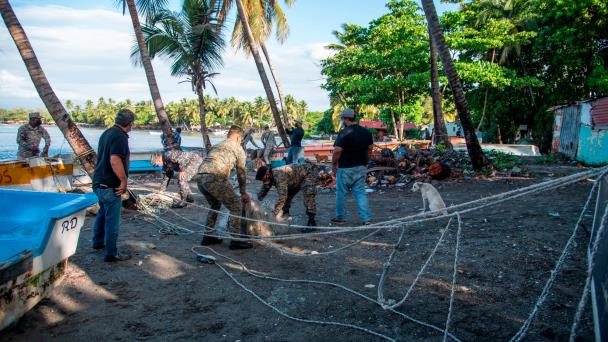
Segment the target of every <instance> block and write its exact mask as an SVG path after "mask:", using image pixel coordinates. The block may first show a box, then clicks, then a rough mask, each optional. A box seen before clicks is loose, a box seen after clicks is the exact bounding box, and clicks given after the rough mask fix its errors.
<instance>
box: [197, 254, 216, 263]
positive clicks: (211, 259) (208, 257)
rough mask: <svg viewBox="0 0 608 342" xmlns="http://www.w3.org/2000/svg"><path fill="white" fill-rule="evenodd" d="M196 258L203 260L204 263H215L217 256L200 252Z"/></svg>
mask: <svg viewBox="0 0 608 342" xmlns="http://www.w3.org/2000/svg"><path fill="white" fill-rule="evenodd" d="M196 260H198V261H199V262H202V263H204V264H215V257H214V256H213V255H203V254H199V255H198V256H197V257H196Z"/></svg>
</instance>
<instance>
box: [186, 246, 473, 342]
mask: <svg viewBox="0 0 608 342" xmlns="http://www.w3.org/2000/svg"><path fill="white" fill-rule="evenodd" d="M197 248H205V249H207V250H209V251H211V252H212V253H213V254H215V255H217V256H220V257H222V258H225V259H227V260H229V261H231V262H232V263H234V264H237V265H239V266H240V267H241V269H242V270H243V271H245V272H246V273H248V274H249V275H251V276H253V277H255V278H258V279H264V280H273V281H279V282H285V283H304V284H316V285H327V286H332V287H337V288H339V289H342V290H344V291H346V292H349V293H351V294H353V295H355V296H358V297H360V298H363V299H365V300H367V301H369V302H371V303H374V304H378V305H380V303H379V302H378V301H376V300H375V299H373V298H371V297H368V296H366V295H364V294H363V293H360V292H358V291H355V290H353V289H351V288H348V287H346V286H344V285H341V284H338V283H332V282H327V281H318V280H308V279H283V278H277V277H271V276H266V275H260V274H257V273H255V272H252V271H251V270H250V269H248V268H247V267H246V266H245V265H244V264H243V263H242V262H240V261H238V260H236V259H233V258H231V257H229V256H226V255H224V254H221V253H219V252H217V251H215V250H214V249H213V248H211V247H207V246H195V247H192V248H191V251H192V252H193V253H195V254H196V255H201V254H199V253H198V252H196V249H197ZM216 265H217V264H216ZM225 273H226V272H225ZM231 278H232V277H231ZM232 279H233V281H234V280H235V279H234V278H232ZM249 293H251V292H249ZM258 300H259V299H258ZM267 306H268V305H267ZM388 310H389V311H391V312H392V313H394V314H397V315H399V316H401V317H403V318H405V319H407V320H408V321H410V322H412V323H415V324H418V325H421V326H424V327H426V328H429V329H432V330H435V331H437V332H441V333H443V332H444V330H443V329H441V328H439V327H437V326H435V325H432V324H429V323H426V322H424V321H421V320H418V319H416V318H413V317H411V316H409V315H407V314H404V313H402V312H399V311H397V310H394V309H388ZM275 311H276V310H275ZM447 334H448V336H449V337H450V338H451V339H452V340H454V341H456V342H462V341H461V340H460V339H459V338H458V337H456V336H454V335H453V334H451V333H449V332H448V333H447Z"/></svg>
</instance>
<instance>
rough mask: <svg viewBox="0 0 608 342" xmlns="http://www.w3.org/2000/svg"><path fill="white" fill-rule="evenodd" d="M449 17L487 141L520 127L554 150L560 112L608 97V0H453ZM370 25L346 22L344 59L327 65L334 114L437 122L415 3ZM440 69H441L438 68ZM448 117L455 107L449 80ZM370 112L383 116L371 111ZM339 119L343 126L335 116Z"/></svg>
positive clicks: (340, 34) (394, 0)
mask: <svg viewBox="0 0 608 342" xmlns="http://www.w3.org/2000/svg"><path fill="white" fill-rule="evenodd" d="M448 2H453V3H459V4H460V9H459V10H458V11H456V12H446V13H444V14H443V15H442V16H441V18H440V21H441V24H442V26H443V31H444V36H445V38H446V41H447V43H448V46H449V48H450V52H451V55H452V56H453V58H454V61H455V65H456V68H457V70H458V74H459V76H460V78H461V81H462V83H463V87H464V90H465V95H466V98H467V100H468V103H469V107H470V110H471V114H472V117H473V121H474V124H475V126H479V128H480V130H481V131H483V132H484V141H486V142H494V143H499V142H504V143H512V142H513V141H514V139H515V133H516V130H517V128H518V127H519V125H527V127H528V129H529V131H531V132H532V138H533V142H534V143H535V144H537V145H539V146H540V147H541V149H542V150H544V151H546V150H548V149H549V148H550V142H551V129H552V120H553V117H552V114H551V113H550V112H548V108H550V107H551V106H554V105H557V104H562V103H567V102H572V101H576V100H581V99H585V98H588V97H598V96H606V95H608V48H606V41H608V19H607V18H608V2H606V1H605V0H581V1H575V0H563V1H553V0H474V1H462V0H449V1H448ZM387 8H388V14H386V15H383V16H382V17H380V18H378V19H376V20H373V21H371V22H370V23H369V25H367V26H365V27H364V26H358V25H353V24H344V25H343V26H342V30H341V31H337V32H335V35H336V37H337V38H338V41H339V43H338V44H333V45H331V46H330V48H331V49H333V50H334V51H335V53H334V54H333V55H332V56H331V57H329V58H327V59H325V60H323V61H322V67H323V69H322V74H323V75H324V76H325V77H326V82H325V84H324V85H323V87H324V88H325V89H327V90H328V91H329V92H330V96H331V98H332V104H333V105H334V107H344V106H349V107H352V108H354V109H355V110H356V111H358V112H359V113H360V114H361V116H362V117H364V118H366V119H379V120H382V121H383V122H384V123H386V124H387V126H388V127H389V129H391V130H392V128H393V121H413V122H416V123H429V122H430V121H432V110H431V107H430V105H429V103H430V100H429V98H430V86H429V79H430V75H429V72H430V64H429V58H430V55H429V38H428V33H427V25H426V22H425V19H424V15H423V13H422V11H421V10H420V8H419V6H418V5H417V4H416V3H415V2H414V1H413V0H391V1H388V3H387ZM439 68H440V71H441V66H440V67H439ZM440 83H441V84H440V87H441V89H442V98H443V111H444V113H445V116H446V119H447V120H449V121H450V120H453V119H454V118H455V109H454V101H453V97H452V94H451V92H450V91H449V89H447V88H448V86H447V79H446V77H445V75H443V74H440ZM370 106H372V107H374V108H375V111H372V110H370V109H369V108H370ZM334 120H335V118H334Z"/></svg>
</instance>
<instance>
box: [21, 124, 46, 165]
mask: <svg viewBox="0 0 608 342" xmlns="http://www.w3.org/2000/svg"><path fill="white" fill-rule="evenodd" d="M41 139H44V146H45V148H46V147H48V146H51V137H50V136H49V133H48V132H47V131H46V129H45V128H44V127H42V126H38V127H32V126H31V125H30V124H29V123H28V124H25V125H23V126H21V127H19V130H18V131H17V145H19V150H18V152H17V156H18V157H19V159H25V158H30V157H37V156H38V155H39V154H40V148H39V145H40V140H41Z"/></svg>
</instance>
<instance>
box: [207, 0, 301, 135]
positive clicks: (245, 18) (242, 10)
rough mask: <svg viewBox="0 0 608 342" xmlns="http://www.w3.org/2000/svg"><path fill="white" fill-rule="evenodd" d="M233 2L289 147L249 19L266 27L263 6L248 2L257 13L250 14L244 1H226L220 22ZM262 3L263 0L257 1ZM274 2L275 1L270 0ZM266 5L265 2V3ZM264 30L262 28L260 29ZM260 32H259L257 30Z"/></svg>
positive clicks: (248, 0) (280, 130) (280, 131)
mask: <svg viewBox="0 0 608 342" xmlns="http://www.w3.org/2000/svg"><path fill="white" fill-rule="evenodd" d="M233 1H235V2H236V5H237V6H236V7H237V20H238V21H237V24H239V23H240V24H239V25H241V27H242V31H243V34H244V40H246V41H247V44H248V48H249V51H250V52H251V55H252V56H253V60H254V61H255V66H256V68H257V69H258V74H259V75H260V79H261V80H262V86H263V87H264V91H265V92H266V98H267V99H268V102H269V104H270V109H271V111H272V116H273V118H274V121H275V124H276V126H277V130H278V131H279V136H280V137H281V140H282V141H283V144H284V145H285V147H289V139H288V138H287V133H286V132H285V128H284V126H283V120H281V114H280V113H279V109H278V108H277V102H276V100H275V97H274V93H273V91H272V86H271V85H270V81H269V80H268V75H267V74H266V70H265V68H264V62H263V61H262V57H261V55H260V51H259V42H258V40H257V39H255V35H254V33H253V30H252V26H251V25H250V22H249V19H250V18H251V19H254V18H255V20H254V21H253V22H252V24H254V25H266V24H261V22H262V20H261V19H260V20H258V19H257V18H259V16H262V15H263V13H266V12H263V11H261V9H262V8H263V6H261V5H259V6H254V3H253V2H254V1H256V0H247V4H248V5H250V6H249V8H250V9H255V10H256V12H255V13H248V11H247V7H245V5H244V4H243V0H224V1H222V2H221V3H220V8H221V9H220V10H219V15H218V21H219V22H220V23H223V22H224V20H225V19H226V15H227V13H228V10H229V9H230V7H231V6H232V3H233ZM257 1H262V0H257ZM270 1H274V0H270ZM264 3H265V2H264ZM260 30H262V28H260ZM256 31H258V30H256ZM262 31H263V30H262Z"/></svg>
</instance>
